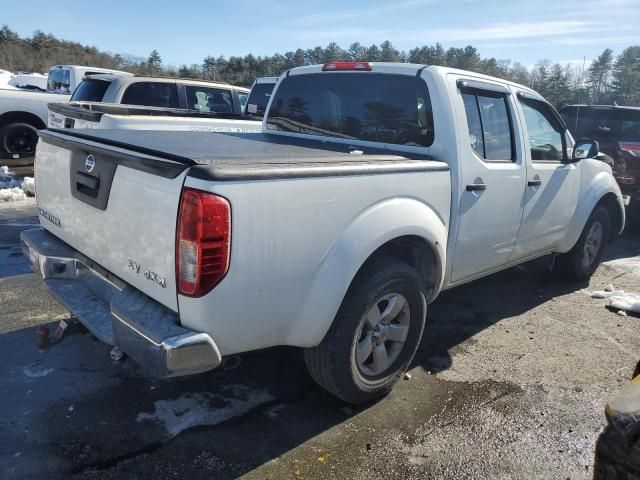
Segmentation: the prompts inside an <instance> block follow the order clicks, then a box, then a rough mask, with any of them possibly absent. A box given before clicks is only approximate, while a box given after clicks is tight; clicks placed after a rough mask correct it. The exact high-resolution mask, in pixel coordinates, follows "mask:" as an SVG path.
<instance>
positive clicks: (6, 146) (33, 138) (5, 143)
mask: <svg viewBox="0 0 640 480" xmlns="http://www.w3.org/2000/svg"><path fill="white" fill-rule="evenodd" d="M37 143H38V129H37V128H36V127H34V126H33V125H30V124H28V123H9V124H8V125H5V126H4V127H2V128H0V147H2V150H4V151H5V152H6V153H9V154H11V155H20V156H21V157H29V156H32V155H34V154H35V152H36V144H37Z"/></svg>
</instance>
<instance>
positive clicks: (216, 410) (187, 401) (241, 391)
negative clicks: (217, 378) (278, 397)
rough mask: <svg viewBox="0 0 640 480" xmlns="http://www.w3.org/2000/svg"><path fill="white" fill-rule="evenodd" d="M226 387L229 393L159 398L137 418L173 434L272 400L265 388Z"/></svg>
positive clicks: (241, 412)
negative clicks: (157, 425) (153, 406)
mask: <svg viewBox="0 0 640 480" xmlns="http://www.w3.org/2000/svg"><path fill="white" fill-rule="evenodd" d="M226 390H230V391H231V393H232V396H231V397H227V396H224V395H222V394H213V393H194V394H186V395H183V396H182V397H179V398H177V399H174V400H158V401H157V402H155V412H153V413H145V412H142V413H139V414H138V417H137V419H136V420H137V421H138V422H144V421H152V422H158V423H160V424H162V425H163V427H164V429H165V430H166V431H167V434H168V435H169V436H170V437H174V436H176V435H178V434H179V433H180V432H182V431H184V430H186V429H188V428H191V427H195V426H200V425H217V424H218V423H221V422H224V421H226V420H229V419H230V418H233V417H237V416H239V415H243V414H245V413H247V412H248V411H249V410H251V409H252V408H255V407H256V406H258V405H260V404H262V403H265V402H268V401H270V400H273V397H272V396H271V395H270V394H269V393H267V392H265V391H252V390H250V389H249V388H248V387H245V386H242V385H230V386H228V387H227V388H225V391H226Z"/></svg>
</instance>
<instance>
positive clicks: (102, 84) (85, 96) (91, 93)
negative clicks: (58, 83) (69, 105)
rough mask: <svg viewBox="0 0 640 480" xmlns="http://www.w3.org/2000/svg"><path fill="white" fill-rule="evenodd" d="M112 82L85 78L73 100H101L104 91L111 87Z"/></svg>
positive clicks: (74, 93)
mask: <svg viewBox="0 0 640 480" xmlns="http://www.w3.org/2000/svg"><path fill="white" fill-rule="evenodd" d="M109 85H111V82H108V81H104V80H96V79H88V80H83V81H82V82H80V85H78V88H76V90H75V92H73V95H72V96H71V101H78V102H101V101H102V99H103V98H104V93H105V92H106V91H107V88H109Z"/></svg>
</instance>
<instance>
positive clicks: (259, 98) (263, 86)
mask: <svg viewBox="0 0 640 480" xmlns="http://www.w3.org/2000/svg"><path fill="white" fill-rule="evenodd" d="M275 86H276V84H275V83H256V84H255V85H254V86H253V88H252V89H251V93H249V100H247V110H246V112H245V113H248V114H249V115H264V111H265V110H266V109H267V104H268V103H269V99H270V98H271V92H273V87H275Z"/></svg>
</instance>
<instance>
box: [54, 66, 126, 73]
mask: <svg viewBox="0 0 640 480" xmlns="http://www.w3.org/2000/svg"><path fill="white" fill-rule="evenodd" d="M54 68H82V69H87V70H91V71H92V72H104V73H114V72H118V73H128V72H123V71H120V70H116V69H115V68H101V67H91V66H88V65H67V64H61V65H51V67H49V70H52V69H54ZM129 75H131V74H130V73H129Z"/></svg>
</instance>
